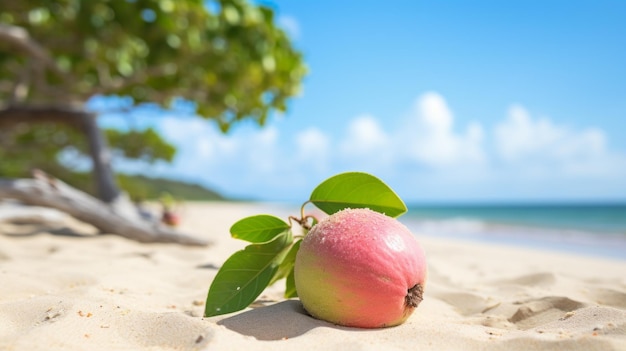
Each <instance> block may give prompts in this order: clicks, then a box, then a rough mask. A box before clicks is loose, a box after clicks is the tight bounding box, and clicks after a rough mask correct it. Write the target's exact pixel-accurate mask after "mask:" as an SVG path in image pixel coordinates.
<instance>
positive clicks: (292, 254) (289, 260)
mask: <svg viewBox="0 0 626 351" xmlns="http://www.w3.org/2000/svg"><path fill="white" fill-rule="evenodd" d="M301 242H302V240H298V241H296V242H295V243H293V244H291V247H290V248H289V251H288V252H287V255H286V256H285V258H284V259H283V261H282V262H281V263H280V265H279V266H278V271H276V274H275V275H274V277H273V278H272V280H271V281H270V284H269V285H272V284H274V283H276V281H278V280H280V279H282V278H285V277H287V276H288V275H289V273H290V272H291V271H293V265H294V264H295V263H296V254H297V253H298V250H299V249H300V243H301Z"/></svg>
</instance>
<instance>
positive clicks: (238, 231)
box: [230, 215, 289, 243]
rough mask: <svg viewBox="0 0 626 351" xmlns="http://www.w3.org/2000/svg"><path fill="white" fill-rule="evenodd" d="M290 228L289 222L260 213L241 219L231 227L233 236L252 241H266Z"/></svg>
mask: <svg viewBox="0 0 626 351" xmlns="http://www.w3.org/2000/svg"><path fill="white" fill-rule="evenodd" d="M288 229H289V224H287V223H285V222H284V221H283V220H282V219H280V218H277V217H274V216H270V215H258V216H252V217H247V218H244V219H241V220H239V221H238V222H237V223H235V224H233V225H232V227H230V235H231V236H232V237H233V238H236V239H241V240H245V241H248V242H251V243H264V242H267V241H270V240H272V239H274V238H275V237H276V236H277V235H278V234H280V233H282V232H284V231H286V230H288Z"/></svg>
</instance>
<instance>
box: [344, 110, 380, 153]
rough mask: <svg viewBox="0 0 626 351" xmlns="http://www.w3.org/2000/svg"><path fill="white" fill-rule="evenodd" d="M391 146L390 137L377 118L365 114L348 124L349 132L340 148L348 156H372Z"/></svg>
mask: <svg viewBox="0 0 626 351" xmlns="http://www.w3.org/2000/svg"><path fill="white" fill-rule="evenodd" d="M389 146H390V145H389V137H388V136H387V134H386V133H385V131H384V130H383V129H382V127H381V126H380V124H379V123H378V121H377V120H376V118H374V117H373V116H370V115H363V116H358V117H356V118H354V119H353V120H352V121H351V122H350V124H349V125H348V134H347V136H346V138H345V139H344V140H343V142H342V143H341V146H340V150H341V152H342V153H343V155H345V156H347V157H371V156H372V154H380V153H381V151H384V150H385V149H387V148H388V147H389Z"/></svg>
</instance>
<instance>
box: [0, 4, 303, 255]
mask: <svg viewBox="0 0 626 351" xmlns="http://www.w3.org/2000/svg"><path fill="white" fill-rule="evenodd" d="M305 73H306V68H305V66H304V63H303V59H302V55H301V53H300V52H298V51H297V50H296V49H294V48H293V46H292V44H291V42H290V40H289V38H288V36H287V35H286V33H285V32H284V31H283V30H281V29H280V28H278V27H277V26H276V25H275V24H274V14H273V11H272V10H271V9H269V8H267V7H264V6H256V5H251V4H249V3H247V1H246V0H214V1H208V2H205V1H200V0H176V1H175V0H109V1H105V0H102V1H96V0H20V1H2V2H0V159H2V160H3V161H4V160H6V159H7V157H10V158H12V159H13V160H16V161H15V162H11V163H12V164H9V165H8V166H7V162H2V164H0V176H1V175H3V174H7V173H8V174H11V172H14V173H16V172H17V173H19V172H23V171H25V170H24V168H26V167H28V166H30V165H32V164H33V160H35V161H37V160H38V162H41V164H46V162H47V165H48V166H49V167H51V168H53V171H55V168H54V167H57V168H56V171H59V172H61V171H62V170H63V167H58V166H59V163H58V162H57V158H58V156H59V151H60V150H65V151H67V148H74V149H75V150H77V151H78V152H83V153H88V154H89V155H90V157H91V159H92V160H93V173H94V175H95V178H96V183H97V194H98V196H99V198H100V199H101V200H102V201H98V200H97V199H94V198H93V197H91V196H89V195H87V194H84V193H82V192H77V191H76V190H75V189H74V188H72V187H71V186H69V185H67V184H65V183H64V182H61V181H59V180H58V179H54V178H50V177H49V176H47V175H46V174H44V173H42V172H37V173H35V178H34V179H33V180H30V179H18V180H11V179H8V180H7V179H1V178H0V197H3V196H4V197H13V198H17V199H19V200H22V201H26V202H29V203H32V204H38V205H42V206H52V207H57V208H60V209H62V210H64V211H66V212H68V213H70V214H72V215H73V216H75V217H77V218H79V219H82V220H85V221H89V222H90V223H92V224H94V225H95V226H96V227H97V228H100V229H101V230H103V231H112V232H116V233H117V234H121V235H125V236H128V237H132V238H134V239H136V240H139V241H175V242H179V243H186V244H194V245H196V244H202V243H203V241H202V240H198V239H196V238H192V237H189V236H185V235H180V234H179V233H176V232H175V231H172V230H171V229H169V228H163V227H162V226H157V225H154V223H146V222H145V221H140V220H139V219H138V215H137V213H136V212H134V213H131V212H130V211H127V210H124V209H128V203H127V201H125V199H126V198H125V197H124V196H120V195H121V193H120V191H119V189H118V186H117V184H116V182H115V178H114V176H113V171H112V168H111V150H110V148H109V147H108V145H107V139H106V138H105V137H104V133H103V132H102V131H101V130H100V129H99V128H98V125H97V123H96V118H97V115H96V113H95V112H93V111H88V110H87V109H86V108H85V102H86V101H88V100H89V99H90V98H92V97H95V96H109V95H117V96H121V97H125V98H128V99H130V100H131V101H132V103H131V106H130V107H131V108H132V107H136V106H139V105H141V104H146V103H154V104H157V105H159V106H161V107H163V108H168V107H171V106H172V105H173V104H174V103H176V102H177V101H180V99H184V100H186V101H189V102H191V103H192V104H193V105H194V106H195V110H196V113H197V114H198V115H199V116H201V117H203V118H207V119H211V120H214V121H215V122H216V123H217V124H218V125H219V127H220V128H221V130H222V131H223V132H227V131H228V129H229V128H230V127H231V126H232V125H233V124H235V123H238V122H239V121H242V120H245V119H247V120H252V121H255V122H256V123H258V124H259V125H263V124H264V123H265V122H266V119H267V117H268V115H269V113H270V112H271V111H273V110H278V111H284V110H285V109H286V107H287V106H286V105H287V100H288V99H289V98H290V97H292V96H294V95H296V94H297V93H298V90H299V87H300V82H301V80H302V78H303V77H304V75H305ZM116 133H117V134H116ZM132 133H139V134H132ZM108 135H109V137H111V138H114V140H115V141H116V143H117V145H116V148H115V149H114V151H115V152H117V153H123V154H124V155H126V156H129V157H136V158H137V157H139V158H147V159H148V160H154V159H165V160H167V159H171V158H172V155H173V148H172V147H171V145H168V144H167V143H165V142H164V141H163V140H162V139H161V138H160V136H159V135H158V134H157V133H155V132H154V131H152V130H144V131H131V132H119V131H117V132H111V131H109V132H108ZM81 137H82V138H81ZM137 140H142V144H137ZM146 141H148V142H146ZM33 150H36V151H35V152H33ZM29 151H30V153H29V154H26V153H27V152H29ZM25 155H27V156H25ZM34 155H36V156H35V157H34V158H33V156H34ZM27 158H29V159H30V160H26V159H27ZM51 159H52V161H51ZM100 204H103V205H104V204H106V206H105V208H104V209H102V208H101V207H100Z"/></svg>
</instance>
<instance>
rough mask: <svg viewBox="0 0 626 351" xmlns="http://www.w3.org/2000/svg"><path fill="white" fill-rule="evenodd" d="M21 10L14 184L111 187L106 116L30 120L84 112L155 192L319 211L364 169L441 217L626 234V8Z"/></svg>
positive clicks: (51, 5) (6, 67)
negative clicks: (86, 122)
mask: <svg viewBox="0 0 626 351" xmlns="http://www.w3.org/2000/svg"><path fill="white" fill-rule="evenodd" d="M8 3H9V2H7V1H4V2H2V4H0V24H1V25H2V27H1V29H2V33H0V79H1V81H0V83H1V86H0V88H1V89H0V94H2V95H1V97H2V102H3V107H4V113H3V114H0V177H22V176H27V173H28V172H29V171H30V169H32V168H41V169H44V170H46V171H48V172H50V173H51V174H53V175H54V176H57V177H59V178H61V179H64V180H66V181H67V182H70V183H72V184H74V185H76V186H80V187H82V188H84V189H85V190H87V191H91V192H93V193H97V190H95V188H94V187H93V176H92V173H90V172H91V169H92V162H93V159H94V155H93V149H90V147H91V146H89V145H90V144H89V143H88V140H89V139H85V138H84V137H81V135H80V134H81V133H83V132H84V131H85V130H88V128H87V127H84V126H82V125H81V127H80V128H78V129H77V128H73V127H72V126H71V125H70V126H67V124H68V123H66V122H62V123H58V122H59V120H53V119H52V118H48V117H46V118H43V117H41V115H38V116H39V117H37V116H35V117H33V116H34V115H35V114H33V107H35V109H36V110H37V111H39V112H40V110H41V109H45V108H48V109H49V108H52V109H58V108H59V106H61V107H62V108H63V109H65V108H68V107H71V108H72V109H74V108H75V107H76V106H79V109H78V110H79V111H80V110H84V111H87V112H88V113H89V114H92V115H94V116H97V119H96V123H97V126H98V127H99V128H100V129H101V130H102V131H103V134H104V135H105V136H106V140H107V141H108V146H109V149H110V150H111V155H112V156H111V157H112V158H111V160H112V161H111V164H110V166H111V169H112V170H113V172H114V174H115V180H116V184H119V186H120V187H121V188H122V189H124V190H126V191H128V192H130V193H131V195H132V196H133V197H134V198H137V199H150V198H154V197H158V196H160V195H159V194H160V193H162V192H163V191H164V190H166V191H168V192H170V193H173V194H174V196H175V197H178V198H180V199H197V200H206V199H237V200H241V199H244V200H260V201H268V202H286V203H301V202H303V201H304V200H306V199H307V198H308V195H309V194H310V191H311V190H312V189H313V188H314V187H315V186H316V185H317V184H319V183H320V182H321V181H323V180H324V179H326V178H328V177H330V176H331V175H334V174H336V173H339V172H343V171H364V172H369V173H372V174H374V175H376V176H377V177H379V178H381V179H383V180H384V181H385V182H387V183H388V184H389V185H390V186H391V187H392V188H393V189H394V190H396V192H397V193H398V194H399V195H400V197H402V198H403V199H404V200H405V202H407V203H408V204H409V205H410V207H411V208H412V210H411V211H410V212H409V215H410V216H412V217H411V218H413V219H415V220H419V225H427V226H428V227H420V228H422V229H427V230H431V231H432V230H435V229H437V230H440V231H441V232H446V231H447V232H449V233H465V232H471V233H478V232H480V233H485V232H486V231H487V230H488V229H487V228H486V227H485V225H486V224H485V223H500V224H502V223H504V224H515V225H523V226H527V225H528V226H536V227H541V228H550V229H554V230H559V231H561V232H562V231H564V230H567V231H572V230H574V231H576V232H577V233H578V232H585V233H605V234H606V233H610V234H611V235H610V238H611V240H618V241H619V240H622V238H623V237H624V236H626V207H625V206H624V203H626V138H625V137H624V133H625V132H626V83H625V82H626V65H625V64H624V62H626V36H624V33H626V21H625V20H624V19H625V18H626V2H623V1H610V0H599V1H560V0H554V1H533V0H531V1H507V2H498V1H481V0H478V1H472V2H465V1H446V2H439V1H392V2H385V3H384V4H383V3H382V2H379V1H358V2H356V1H354V2H352V1H351V2H331V1H316V2H306V3H305V2H296V1H286V0H285V1H270V0H265V1H261V0H259V1H254V2H250V1H243V0H221V1H168V0H159V1H142V0H120V1H79V0H65V1H31V0H25V1H20V2H11V4H8ZM16 28H19V29H21V30H22V31H19V30H18V29H16ZM16 38H17V39H16ZM20 38H21V39H20ZM24 38H26V39H24ZM20 40H21V42H20ZM39 49H41V50H39ZM61 102H62V103H61ZM7 111H8V112H10V113H6V112H7ZM16 111H18V112H20V111H21V113H23V112H24V111H27V112H29V113H30V115H29V116H31V117H32V119H28V118H27V117H23V116H22V115H19V116H22V117H19V118H18V117H16V116H17V115H16V114H15V113H16ZM37 111H35V112H37ZM63 111H65V110H63ZM72 111H74V112H75V110H72ZM39 112H37V113H39ZM44 112H45V111H44ZM49 112H50V110H48V113H47V114H46V116H50V113H49ZM11 113H12V114H11ZM3 121H4V122H3ZM7 121H10V122H7ZM11 121H12V122H11ZM65 121H67V120H65ZM35 122H36V123H35ZM42 123H43V124H42ZM81 123H82V122H81ZM70 124H71V123H70ZM74 127H76V125H74ZM85 128H87V129H85ZM77 130H78V132H77ZM90 150H91V151H90ZM155 178H159V179H155ZM172 187H173V188H172ZM199 194H202V195H199ZM431 220H435V222H432V221H431ZM442 220H450V221H451V222H450V221H449V222H442ZM444 224H445V225H444ZM416 225H417V224H416ZM433 225H435V227H433ZM442 225H443V226H442ZM489 228H493V226H489ZM498 228H500V227H498ZM498 230H500V229H498ZM500 231H502V230H500ZM506 232H507V233H511V231H510V230H507V231H506ZM568 233H569V232H568ZM553 234H554V233H553ZM570 234H571V233H570ZM540 236H541V237H546V235H543V234H542V235H540ZM570 236H571V235H570ZM556 237H557V238H559V239H555V240H556V241H557V242H558V241H559V240H561V238H562V237H561V236H556ZM576 237H580V235H578V234H577V235H576ZM585 238H586V237H585ZM585 240H586V239H585ZM583 241H584V240H583ZM620 243H621V241H620Z"/></svg>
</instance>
